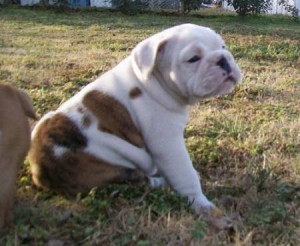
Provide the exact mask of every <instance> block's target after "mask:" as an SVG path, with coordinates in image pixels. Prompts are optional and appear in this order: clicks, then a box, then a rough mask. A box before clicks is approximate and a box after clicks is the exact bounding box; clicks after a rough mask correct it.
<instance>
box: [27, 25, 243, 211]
mask: <svg viewBox="0 0 300 246" xmlns="http://www.w3.org/2000/svg"><path fill="white" fill-rule="evenodd" d="M240 80H241V71H240V69H239V68H238V66H237V64H236V63H235V61H234V58H233V57H232V55H231V53H230V52H229V51H228V50H227V49H226V46H225V43H224V41H223V40H222V38H221V37H220V36H219V35H218V34H216V33H215V32H214V31H213V30H211V29H209V28H206V27H201V26H197V25H193V24H184V25H180V26H176V27H173V28H170V29H167V30H165V31H163V32H160V33H158V34H156V35H154V36H152V37H150V38H148V39H146V40H144V41H142V42H141V43H139V44H138V45H137V46H136V47H135V48H134V49H133V51H132V53H131V55H130V56H129V57H127V58H126V59H125V60H123V61H122V62H121V63H120V64H119V65H117V66H116V67H115V68H113V69H112V70H110V71H108V72H107V73H105V74H104V75H102V76H101V77H100V78H98V79H97V80H96V81H94V82H93V83H91V84H89V85H87V86H86V87H85V88H84V89H83V90H82V91H80V92H79V93H78V94H76V95H75V96H74V97H72V98H71V99H69V100H68V101H67V102H65V103H64V104H62V105H61V106H60V107H59V108H58V109H57V110H56V111H53V112H50V113H48V114H46V115H45V116H44V117H43V118H42V119H41V120H40V122H39V123H38V124H37V126H36V127H35V129H34V132H33V135H32V140H33V142H32V149H31V151H30V164H31V169H32V174H33V180H34V182H35V184H37V185H38V186H41V187H44V188H47V189H51V190H54V191H56V192H57V193H60V194H76V193H77V192H82V193H86V192H88V191H89V190H90V189H91V188H93V187H103V186H105V185H107V184H110V183H116V182H123V181H126V180H138V179H142V178H144V177H147V178H148V179H149V183H150V185H152V186H155V187H158V186H163V185H170V186H171V187H172V188H173V189H174V190H176V191H177V192H178V193H179V194H180V195H182V196H185V197H188V200H189V202H191V204H192V207H193V208H194V209H195V210H196V211H202V210H210V209H212V208H214V205H213V204H212V203H211V202H210V201H209V200H208V199H207V198H206V196H205V195H204V194H203V192H202V190H201V185H200V180H199V175H198V173H197V171H196V170H195V169H194V167H193V164H192V162H191V159H190V157H189V155H188V152H187V149H186V147H185V142H184V138H183V131H184V128H185V126H186V123H187V121H188V114H187V106H188V105H190V104H193V103H195V102H197V101H199V100H202V99H206V98H209V97H213V96H217V95H221V94H226V93H229V92H231V91H232V90H233V88H234V87H235V85H236V84H237V83H239V81H240ZM157 174H159V175H160V177H159V178H157V177H153V176H154V175H156V176H157Z"/></svg>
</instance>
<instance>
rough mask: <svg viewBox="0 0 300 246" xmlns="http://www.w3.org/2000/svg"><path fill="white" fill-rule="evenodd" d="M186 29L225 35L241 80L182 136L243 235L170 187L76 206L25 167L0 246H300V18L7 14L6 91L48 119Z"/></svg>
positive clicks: (102, 193) (205, 105)
mask: <svg viewBox="0 0 300 246" xmlns="http://www.w3.org/2000/svg"><path fill="white" fill-rule="evenodd" d="M185 22H191V23H195V24H200V25H205V26H209V27H212V28H214V29H215V30H216V31H218V32H219V33H220V34H222V36H223V37H224V39H225V40H226V42H227V45H228V48H229V50H231V51H232V53H233V54H234V56H235V57H236V59H237V62H238V64H239V65H240V67H241V68H242V70H243V74H244V79H243V83H242V84H241V85H240V86H239V87H238V88H237V89H236V90H235V91H234V93H232V94H231V95H228V96H223V97H219V98H215V99H212V100H208V101H203V102H200V103H199V104H197V105H194V106H193V107H191V108H190V123H189V125H188V127H187V129H186V133H185V138H186V144H187V146H188V150H189V153H190V155H191V158H192V160H193V163H194V165H195V167H196V168H197V170H199V171H200V173H201V177H202V184H203V188H204V190H205V193H206V194H207V195H208V197H209V198H210V199H212V200H213V201H214V202H215V203H216V204H218V205H219V206H220V207H221V208H222V209H223V210H224V211H226V213H227V215H228V216H230V217H231V218H233V220H234V228H232V229H230V230H221V231H220V230H216V229H215V228H212V227H211V226H209V225H208V224H206V223H205V222H204V221H203V220H202V219H201V217H199V215H197V214H195V213H193V212H192V211H190V210H189V208H188V207H187V206H186V201H185V199H182V198H180V197H178V196H177V195H176V194H175V193H174V192H173V191H171V190H168V189H166V190H151V189H149V188H148V187H146V186H143V185H138V186H130V185H115V186H111V187H108V188H107V189H104V190H97V189H94V190H92V191H91V192H90V194H89V195H88V196H86V197H81V196H80V195H78V196H77V197H76V199H67V198H64V197H61V196H57V195H55V194H52V193H49V192H45V191H42V190H38V189H36V188H35V187H34V186H33V185H32V181H31V177H30V171H29V168H28V165H29V164H28V161H25V165H24V167H22V169H21V170H20V175H19V178H18V190H17V198H16V206H15V219H14V223H13V226H11V228H10V230H9V232H8V234H7V235H6V236H4V237H2V238H0V245H52V246H53V245H54V246H60V245H139V246H142V245H143V246H145V245H300V23H299V22H295V21H293V20H292V19H290V18H287V17H282V16H273V17H270V16H269V17H266V16H263V17H258V16H256V17H244V18H239V17H237V16H235V15H234V14H228V13H225V14H223V13H222V14H221V13H216V12H212V13H210V12H208V13H207V10H202V11H201V12H200V13H197V14H194V15H191V16H187V17H181V16H177V15H170V14H168V15H158V14H157V13H152V14H151V13H146V14H139V15H135V16H126V15H123V14H121V13H118V12H109V11H73V12H57V11H54V10H42V9H32V8H17V7H10V8H2V9H0V83H10V84H12V85H15V86H16V87H19V88H22V89H24V90H25V91H26V92H27V93H28V94H29V95H30V96H31V98H32V99H33V102H34V107H35V109H36V111H37V113H38V114H39V115H43V114H44V113H46V112H48V111H49V110H52V109H56V108H57V107H58V106H59V105H60V104H61V103H62V102H64V101H65V100H67V99H68V98H70V97H71V96H72V95H73V94H74V93H76V92H77V91H79V90H80V88H81V87H82V86H84V85H86V84H87V83H89V82H90V81H92V80H93V79H95V78H97V77H98V76H99V75H100V74H101V73H103V72H104V71H107V70H108V69H110V68H111V67H113V66H114V65H116V64H117V63H118V62H119V61H120V60H122V59H123V58H124V57H126V56H127V55H128V54H129V53H130V50H131V49H132V48H133V47H134V46H135V45H136V44H137V43H138V42H139V41H141V40H143V39H144V38H146V37H148V36H149V35H151V34H153V33H156V32H158V31H160V30H162V29H164V28H167V27H170V26H172V25H176V24H180V23H185ZM32 124H34V122H32Z"/></svg>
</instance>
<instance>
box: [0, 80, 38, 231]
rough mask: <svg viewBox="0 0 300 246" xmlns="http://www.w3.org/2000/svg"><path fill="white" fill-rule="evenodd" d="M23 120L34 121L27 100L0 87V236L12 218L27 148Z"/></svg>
mask: <svg viewBox="0 0 300 246" xmlns="http://www.w3.org/2000/svg"><path fill="white" fill-rule="evenodd" d="M27 116H28V117H31V118H33V119H35V118H36V116H35V113H34V110H33V107H32V104H31V100H30V99H29V97H28V96H27V95H26V94H25V93H24V92H22V91H19V90H17V89H15V88H13V87H12V86H9V85H3V84H0V233H1V230H2V228H4V227H6V226H7V224H8V222H9V221H10V219H11V217H12V206H13V198H14V194H15V181H16V178H17V173H18V169H19V167H20V165H21V164H22V163H23V161H24V158H25V156H26V154H27V152H28V150H29V147H30V126H29V123H28V120H27Z"/></svg>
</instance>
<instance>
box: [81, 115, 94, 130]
mask: <svg viewBox="0 0 300 246" xmlns="http://www.w3.org/2000/svg"><path fill="white" fill-rule="evenodd" d="M91 123H92V121H91V118H90V117H88V116H87V115H85V116H83V118H82V125H83V126H84V127H89V126H90V125H91Z"/></svg>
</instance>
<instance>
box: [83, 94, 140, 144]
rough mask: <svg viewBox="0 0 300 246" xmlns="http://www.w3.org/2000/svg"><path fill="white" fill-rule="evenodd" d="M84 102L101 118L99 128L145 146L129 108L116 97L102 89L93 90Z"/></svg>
mask: <svg viewBox="0 0 300 246" xmlns="http://www.w3.org/2000/svg"><path fill="white" fill-rule="evenodd" d="M83 104H84V105H85V106H86V107H87V108H88V109H89V110H90V111H91V112H92V113H93V114H94V115H95V116H96V117H97V118H98V119H99V126H98V128H99V129H100V130H102V131H105V132H108V133H110V134H114V135H116V136H118V137H119V138H122V139H124V140H125V141H127V142H129V143H131V144H133V145H135V146H137V147H140V148H142V147H144V146H145V144H144V140H143V137H142V135H141V133H140V132H139V130H138V129H137V127H136V126H135V124H134V122H133V120H132V118H131V116H130V114H129V112H128V111H127V109H126V108H125V107H124V106H123V105H122V104H121V103H120V102H118V101H117V100H116V99H114V98H113V97H111V96H108V95H105V94H103V93H101V92H100V91H91V92H89V93H87V94H86V95H85V97H84V98H83Z"/></svg>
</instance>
